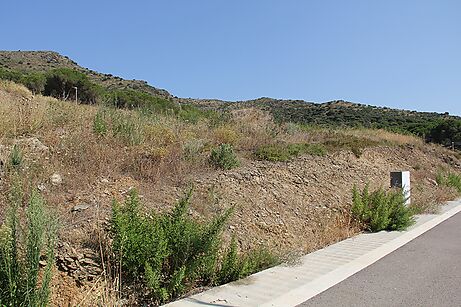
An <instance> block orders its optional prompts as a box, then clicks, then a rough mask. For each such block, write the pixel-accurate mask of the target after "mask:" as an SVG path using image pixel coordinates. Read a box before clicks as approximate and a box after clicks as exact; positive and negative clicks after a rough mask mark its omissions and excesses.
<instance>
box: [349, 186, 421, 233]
mask: <svg viewBox="0 0 461 307" xmlns="http://www.w3.org/2000/svg"><path fill="white" fill-rule="evenodd" d="M352 200H353V203H352V216H353V217H355V218H356V219H357V220H358V221H359V222H360V223H361V224H362V226H363V227H364V228H365V229H367V230H369V231H371V232H378V231H381V230H405V229H406V228H407V227H408V226H410V225H412V224H413V223H414V218H413V212H412V210H411V209H410V208H408V207H407V206H406V205H405V197H404V196H403V193H402V190H392V191H389V192H386V191H384V190H383V189H378V190H376V191H374V192H372V193H369V191H368V187H365V188H364V189H363V191H362V192H360V191H358V190H357V188H356V187H354V189H353V191H352Z"/></svg>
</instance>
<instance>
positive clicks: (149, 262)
mask: <svg viewBox="0 0 461 307" xmlns="http://www.w3.org/2000/svg"><path fill="white" fill-rule="evenodd" d="M191 195H192V189H191V190H189V191H188V192H187V194H186V195H185V196H184V197H183V198H182V199H181V200H180V201H179V202H178V203H177V205H176V206H175V207H174V209H173V210H172V212H170V213H165V214H163V215H158V214H157V213H156V212H150V213H149V214H146V213H143V212H142V211H141V208H140V202H139V198H138V196H137V194H136V192H135V191H134V190H133V191H131V193H130V196H129V198H128V199H127V200H126V202H125V204H124V205H120V204H118V203H117V202H115V203H114V205H113V217H112V231H113V234H114V241H113V250H114V251H115V255H116V257H117V258H119V259H120V260H119V261H120V263H121V269H122V270H123V272H125V273H126V275H128V276H129V277H130V278H132V279H134V280H141V281H142V282H144V283H145V285H146V286H147V288H148V289H149V290H150V297H151V299H153V300H154V302H156V303H159V302H164V301H167V300H169V299H172V298H175V297H177V296H179V295H181V294H183V293H184V292H185V291H187V290H190V289H191V288H194V287H197V286H205V285H213V284H214V285H219V284H222V283H225V282H229V281H233V280H236V279H238V278H242V277H245V276H248V275H250V274H251V273H254V272H257V271H259V270H261V269H265V268H267V267H269V266H272V265H274V264H276V263H277V258H276V257H275V256H273V255H271V254H270V253H269V252H265V251H257V252H252V253H251V254H249V255H238V254H237V246H236V243H235V240H233V241H232V243H231V246H230V248H229V252H227V253H226V255H225V256H224V258H223V259H221V257H220V255H219V252H220V251H222V245H223V241H222V238H221V235H222V232H223V230H224V227H225V226H226V224H227V222H228V220H229V216H230V215H231V214H232V208H230V209H228V210H226V211H225V212H223V213H222V214H220V215H218V216H216V217H215V218H214V219H213V220H211V221H209V222H204V223H200V222H198V221H195V220H194V219H192V218H191V217H189V216H188V211H189V200H190V197H191Z"/></svg>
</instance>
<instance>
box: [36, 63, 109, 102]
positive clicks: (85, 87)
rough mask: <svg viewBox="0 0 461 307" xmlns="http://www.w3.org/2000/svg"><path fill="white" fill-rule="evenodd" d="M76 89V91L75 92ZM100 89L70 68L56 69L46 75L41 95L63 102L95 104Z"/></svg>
mask: <svg viewBox="0 0 461 307" xmlns="http://www.w3.org/2000/svg"><path fill="white" fill-rule="evenodd" d="M75 88H77V91H76V90H75ZM101 92H102V89H101V88H100V87H99V86H97V85H96V84H94V83H92V82H91V81H90V80H89V79H88V77H87V76H86V75H85V74H84V73H82V72H79V71H76V70H73V69H70V68H57V69H53V70H51V71H49V72H48V73H47V74H46V84H45V88H44V91H43V93H44V94H45V95H47V96H53V97H56V98H60V99H63V100H67V99H70V100H75V98H76V97H75V95H76V94H77V96H78V100H79V101H83V102H85V103H96V101H97V99H98V98H99V96H100V94H101Z"/></svg>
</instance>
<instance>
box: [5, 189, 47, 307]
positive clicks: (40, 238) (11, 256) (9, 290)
mask: <svg viewBox="0 0 461 307" xmlns="http://www.w3.org/2000/svg"><path fill="white" fill-rule="evenodd" d="M22 199H23V194H22V189H21V187H20V186H19V184H17V183H16V184H15V185H14V188H13V190H12V192H11V195H10V206H9V209H8V212H7V215H6V221H5V222H4V223H3V224H2V225H1V226H0V306H46V305H47V303H48V300H49V295H50V282H51V275H52V267H53V264H54V244H55V239H56V222H55V221H54V219H53V218H52V217H51V216H50V215H49V214H47V213H46V212H45V208H44V207H45V204H44V201H43V199H42V198H41V197H40V195H39V194H38V193H37V192H33V193H32V195H31V196H30V199H29V205H28V207H27V209H26V212H25V217H26V219H25V221H26V222H25V225H21V224H22V223H21V222H20V219H19V210H20V208H21V207H22ZM42 252H43V253H44V255H45V259H46V266H45V268H44V270H43V271H42V274H39V273H40V266H39V260H40V256H41V254H42ZM39 275H41V277H40V278H39ZM39 280H40V281H39Z"/></svg>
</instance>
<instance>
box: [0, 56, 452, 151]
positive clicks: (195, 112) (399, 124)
mask: <svg viewBox="0 0 461 307" xmlns="http://www.w3.org/2000/svg"><path fill="white" fill-rule="evenodd" d="M0 79H9V80H12V81H14V82H18V83H22V84H24V85H26V86H27V87H28V88H29V89H31V90H32V91H33V92H37V93H42V94H44V95H50V96H54V97H56V98H60V99H64V100H66V99H74V95H75V92H74V91H75V90H74V89H75V87H77V88H78V90H79V96H78V98H79V100H80V101H82V102H85V103H97V102H100V101H103V102H105V103H110V104H114V105H115V106H117V107H124V108H144V109H148V110H149V111H150V112H171V111H172V112H173V113H175V114H179V115H180V116H183V117H184V118H188V119H189V120H197V118H198V117H200V116H201V115H200V114H201V113H203V112H204V110H205V111H210V110H212V111H218V112H227V111H232V110H236V109H244V108H257V109H261V110H264V111H267V112H269V113H270V114H272V116H273V117H274V119H275V120H276V121H278V122H282V123H286V122H293V123H296V124H303V125H308V126H321V127H338V126H339V127H342V126H344V127H365V128H377V129H386V130H390V131H393V132H400V133H411V134H415V135H418V136H421V137H424V138H425V139H426V140H427V141H432V142H436V143H441V144H444V145H451V144H452V142H455V145H457V146H459V145H461V118H460V117H458V116H450V115H449V114H448V113H444V114H440V113H429V112H416V111H407V110H397V109H390V108H386V107H375V106H370V105H363V104H357V103H352V102H346V101H342V100H337V101H330V102H326V103H312V102H306V101H302V100H280V99H272V98H259V99H256V100H249V101H238V102H228V101H221V100H217V99H191V98H178V97H175V96H172V95H171V94H170V93H169V92H167V91H166V90H162V89H158V88H155V87H153V86H150V85H149V84H147V82H145V81H139V80H124V79H122V78H120V77H116V76H113V75H111V74H103V73H99V72H95V71H93V70H90V69H87V68H83V67H81V66H79V65H78V64H77V63H75V62H74V61H72V60H71V59H69V58H68V57H66V56H62V55H60V54H58V53H56V52H52V51H0Z"/></svg>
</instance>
